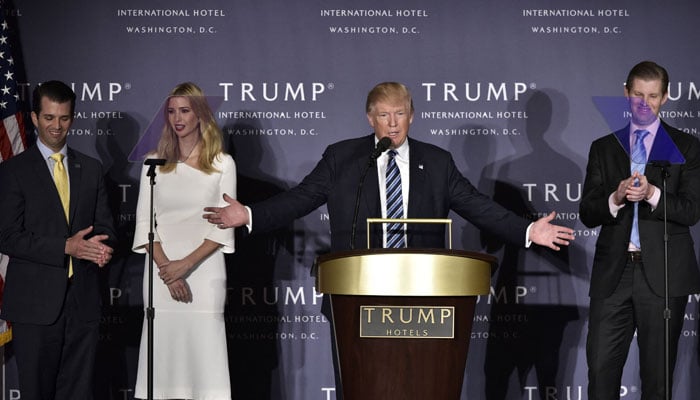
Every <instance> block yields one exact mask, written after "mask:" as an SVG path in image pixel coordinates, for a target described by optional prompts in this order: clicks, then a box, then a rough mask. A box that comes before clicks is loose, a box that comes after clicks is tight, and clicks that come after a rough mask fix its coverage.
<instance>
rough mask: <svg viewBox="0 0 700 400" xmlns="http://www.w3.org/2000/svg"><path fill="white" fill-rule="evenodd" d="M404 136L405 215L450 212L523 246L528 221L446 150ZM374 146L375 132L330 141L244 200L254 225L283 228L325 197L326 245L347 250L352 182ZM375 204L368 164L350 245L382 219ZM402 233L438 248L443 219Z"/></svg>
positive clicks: (360, 244)
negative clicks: (277, 188) (306, 163)
mask: <svg viewBox="0 0 700 400" xmlns="http://www.w3.org/2000/svg"><path fill="white" fill-rule="evenodd" d="M408 140H409V152H410V167H409V168H410V181H409V182H410V188H409V196H408V197H409V203H408V218H447V216H448V213H449V211H450V210H453V211H455V212H456V213H457V214H459V215H460V216H462V217H463V218H465V219H467V220H468V221H469V222H471V223H472V224H474V225H476V226H477V227H479V228H480V229H486V230H488V231H490V232H491V233H494V234H496V235H498V236H500V237H502V238H504V239H506V240H508V241H510V242H512V243H514V244H518V245H524V244H525V231H526V229H527V226H528V224H529V223H530V221H528V220H526V219H524V218H520V217H518V216H516V215H515V214H513V213H511V212H509V211H507V210H506V209H504V208H503V207H501V206H500V205H498V204H497V203H495V202H494V201H492V200H491V199H489V198H488V197H486V196H484V195H483V194H481V193H479V192H478V191H477V189H476V188H475V187H474V186H472V184H471V183H470V182H469V181H468V180H467V179H466V178H465V177H464V176H462V174H461V173H460V172H459V171H458V170H457V168H456V166H455V164H454V161H453V160H452V156H451V155H450V153H448V152H447V151H445V150H443V149H440V148H439V147H436V146H434V145H431V144H428V143H424V142H420V141H418V140H413V139H410V138H409V139H408ZM374 147H375V143H374V134H371V135H368V136H364V137H361V138H356V139H349V140H345V141H342V142H338V143H335V144H332V145H330V146H329V147H328V148H327V149H326V151H325V152H324V153H323V158H322V159H321V161H319V162H318V164H317V165H316V167H315V168H314V169H313V171H311V173H310V174H309V175H307V176H306V177H305V178H304V179H303V181H302V182H301V183H300V184H299V185H298V186H296V187H294V188H292V189H290V190H289V191H287V192H284V193H282V194H279V195H277V196H275V197H273V198H271V199H269V200H266V201H264V202H261V203H258V204H253V205H251V206H250V207H251V210H252V214H253V231H254V232H256V231H258V230H261V231H266V230H271V229H276V228H279V227H282V226H285V225H287V224H289V223H290V222H292V220H294V219H296V218H299V217H302V216H304V215H306V214H308V213H310V212H311V211H313V210H315V209H316V208H318V207H320V206H321V205H323V204H324V203H327V205H328V213H329V216H330V225H331V250H332V251H339V250H347V249H350V248H351V246H350V241H351V240H350V238H351V230H352V220H353V214H354V209H355V200H356V195H357V188H358V186H359V184H360V177H361V175H362V172H363V171H364V169H365V168H366V166H367V163H368V160H369V155H370V154H371V153H372V151H373V149H374ZM380 207H381V203H380V199H379V183H378V178H377V169H376V166H372V167H370V169H369V171H368V173H367V175H366V178H365V181H364V185H363V190H362V197H361V199H360V208H359V216H358V219H357V221H358V222H357V232H356V240H355V243H356V246H355V248H357V249H363V248H365V247H366V243H367V236H366V235H367V232H366V219H367V218H379V217H381V215H382V214H381V210H380ZM372 229H373V231H372V232H371V235H372V247H382V227H381V224H374V225H373V226H372ZM407 235H408V247H409V248H443V247H445V226H444V225H432V224H430V225H429V224H420V225H409V226H408V230H407Z"/></svg>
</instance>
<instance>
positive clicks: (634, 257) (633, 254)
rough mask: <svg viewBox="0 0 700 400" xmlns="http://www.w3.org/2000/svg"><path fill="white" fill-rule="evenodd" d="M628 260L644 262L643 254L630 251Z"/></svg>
mask: <svg viewBox="0 0 700 400" xmlns="http://www.w3.org/2000/svg"><path fill="white" fill-rule="evenodd" d="M627 259H628V260H629V261H631V262H642V252H641V251H628V252H627Z"/></svg>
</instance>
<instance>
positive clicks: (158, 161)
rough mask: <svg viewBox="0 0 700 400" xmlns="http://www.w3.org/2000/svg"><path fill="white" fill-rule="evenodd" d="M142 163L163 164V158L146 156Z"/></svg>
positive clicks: (150, 164)
mask: <svg viewBox="0 0 700 400" xmlns="http://www.w3.org/2000/svg"><path fill="white" fill-rule="evenodd" d="M143 164H144V165H149V166H152V165H165V158H147V159H146V161H144V162H143Z"/></svg>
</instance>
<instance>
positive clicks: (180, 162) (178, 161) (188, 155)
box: [177, 138, 199, 164]
mask: <svg viewBox="0 0 700 400" xmlns="http://www.w3.org/2000/svg"><path fill="white" fill-rule="evenodd" d="M198 143H199V138H197V141H196V142H194V146H192V149H190V152H189V153H187V157H185V159H184V160H177V163H178V164H182V163H184V162H185V161H187V160H189V159H190V156H191V155H192V152H193V151H194V149H195V147H197V144H198Z"/></svg>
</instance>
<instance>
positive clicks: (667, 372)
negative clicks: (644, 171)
mask: <svg viewBox="0 0 700 400" xmlns="http://www.w3.org/2000/svg"><path fill="white" fill-rule="evenodd" d="M668 177H669V172H668V170H667V169H666V166H665V165H661V186H662V187H663V190H662V191H661V196H663V202H664V208H663V210H664V382H665V383H664V384H665V388H664V392H665V398H666V400H670V399H671V382H670V381H671V365H670V364H671V344H670V340H671V338H670V336H671V330H670V321H671V309H670V308H669V306H668V303H669V296H668V217H667V215H666V178H668Z"/></svg>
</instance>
